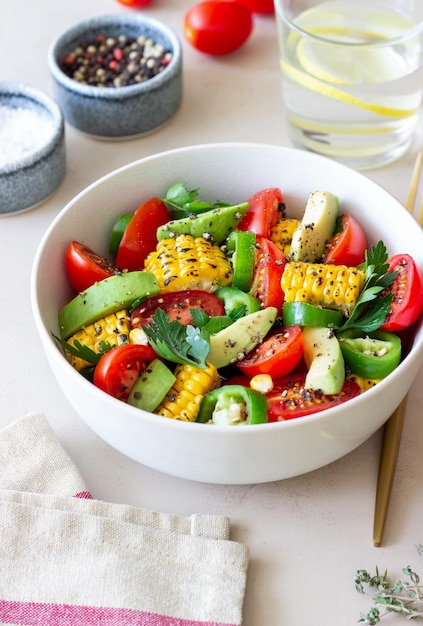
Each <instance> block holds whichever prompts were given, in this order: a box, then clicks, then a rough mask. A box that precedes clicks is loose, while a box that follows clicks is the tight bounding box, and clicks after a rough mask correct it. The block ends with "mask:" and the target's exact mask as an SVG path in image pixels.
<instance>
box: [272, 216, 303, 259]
mask: <svg viewBox="0 0 423 626" xmlns="http://www.w3.org/2000/svg"><path fill="white" fill-rule="evenodd" d="M299 225H300V220H297V219H295V218H285V219H282V220H279V222H277V223H276V224H275V226H273V228H272V230H271V231H270V238H271V240H272V241H273V242H274V243H275V244H276V245H277V246H278V248H280V249H281V250H282V252H283V253H284V254H286V256H288V255H289V253H290V251H291V243H292V235H293V234H294V231H295V230H297V228H298V226H299Z"/></svg>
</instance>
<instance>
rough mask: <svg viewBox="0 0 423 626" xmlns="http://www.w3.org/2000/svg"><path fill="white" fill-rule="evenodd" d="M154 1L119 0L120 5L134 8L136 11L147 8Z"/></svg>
mask: <svg viewBox="0 0 423 626" xmlns="http://www.w3.org/2000/svg"><path fill="white" fill-rule="evenodd" d="M152 1H153V0H118V2H120V4H124V5H125V6H126V7H133V8H134V9H139V8H140V7H146V6H147V4H150V3H151V2H152Z"/></svg>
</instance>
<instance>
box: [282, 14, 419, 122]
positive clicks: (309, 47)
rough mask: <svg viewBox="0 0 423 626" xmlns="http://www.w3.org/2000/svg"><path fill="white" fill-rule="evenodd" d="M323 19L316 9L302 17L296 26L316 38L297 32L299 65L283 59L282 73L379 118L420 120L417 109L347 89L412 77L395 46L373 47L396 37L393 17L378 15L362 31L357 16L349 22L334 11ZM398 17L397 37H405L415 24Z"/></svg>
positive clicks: (296, 43) (296, 48)
mask: <svg viewBox="0 0 423 626" xmlns="http://www.w3.org/2000/svg"><path fill="white" fill-rule="evenodd" d="M311 13H313V15H311ZM306 14H307V16H306ZM322 15H323V14H320V13H316V11H314V10H312V11H306V12H305V13H304V14H303V15H302V16H300V18H298V20H297V24H298V25H299V26H300V27H301V28H302V29H303V30H307V31H308V32H309V33H310V34H311V35H312V36H311V37H310V38H305V37H301V36H300V35H299V34H298V33H295V34H294V33H292V36H293V38H294V41H291V44H290V45H291V47H292V48H295V53H296V57H297V62H298V63H297V64H296V65H293V64H290V63H287V62H286V61H284V60H281V67H282V70H283V71H284V72H285V73H286V74H287V75H289V76H290V77H291V79H292V80H294V81H295V82H297V83H299V84H300V85H302V86H303V87H305V88H306V89H310V90H312V91H315V92H317V93H320V94H321V95H323V96H326V97H328V98H331V99H333V100H338V101H340V102H344V103H346V104H348V105H351V106H354V107H358V108H360V109H365V110H367V111H370V112H372V113H375V114H377V115H383V116H388V117H393V118H405V117H410V116H412V115H415V113H416V112H417V108H410V109H405V108H399V107H398V108H397V107H395V106H388V105H386V104H384V103H381V104H380V103H376V102H375V101H374V100H370V99H369V100H365V99H362V98H361V97H357V96H356V95H354V94H353V93H351V92H349V91H346V90H345V86H347V85H348V86H353V85H365V84H374V83H383V82H389V81H394V80H397V79H399V78H401V77H403V76H404V75H405V74H406V73H407V69H406V67H405V62H404V60H403V59H402V58H401V56H400V55H399V54H398V52H396V51H395V50H394V47H393V46H392V47H389V46H377V45H368V44H369V43H371V42H373V44H374V43H375V42H377V41H379V42H383V41H384V40H385V39H388V38H390V37H392V36H393V32H392V31H393V22H392V20H393V16H392V15H390V14H377V16H376V17H377V18H378V19H377V20H376V17H375V15H372V20H370V21H369V20H368V21H367V24H366V30H360V29H359V27H358V25H357V16H355V18H353V17H352V16H349V18H351V19H346V18H345V16H342V14H340V13H339V11H333V10H332V11H330V12H328V10H326V11H325V12H324V20H323V17H322ZM305 16H306V17H307V19H305ZM396 17H397V21H396V26H397V30H396V34H397V35H398V36H400V35H401V34H402V33H404V32H406V31H407V30H410V29H411V28H412V26H413V24H412V23H411V22H410V21H409V20H401V18H398V16H396ZM354 19H355V20H356V23H355V24H354V23H353V22H354ZM398 19H399V21H398ZM372 25H373V26H372ZM376 25H377V26H378V29H377V30H376ZM385 25H386V32H385V28H384V26H385ZM313 35H315V36H313ZM328 40H329V43H327V42H328ZM337 44H340V45H337ZM341 44H344V45H341ZM345 44H350V45H345Z"/></svg>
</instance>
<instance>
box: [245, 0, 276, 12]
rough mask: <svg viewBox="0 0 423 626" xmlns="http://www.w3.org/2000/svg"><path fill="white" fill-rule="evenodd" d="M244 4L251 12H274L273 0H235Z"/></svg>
mask: <svg viewBox="0 0 423 626" xmlns="http://www.w3.org/2000/svg"><path fill="white" fill-rule="evenodd" d="M237 1H238V2H240V3H241V4H243V5H245V6H246V7H247V9H249V10H250V11H251V13H260V14H262V15H265V14H268V13H274V12H275V6H274V4H273V0H237Z"/></svg>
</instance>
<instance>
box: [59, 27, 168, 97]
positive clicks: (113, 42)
mask: <svg viewBox="0 0 423 626" xmlns="http://www.w3.org/2000/svg"><path fill="white" fill-rule="evenodd" d="M172 58H173V55H172V52H171V51H169V50H166V49H165V48H164V46H163V45H162V44H160V43H157V42H155V41H153V40H152V39H150V38H148V37H145V36H140V37H138V38H137V39H135V38H133V37H126V36H125V35H119V36H118V37H106V36H105V35H103V34H99V35H97V36H96V37H95V38H94V39H93V40H91V41H83V42H81V43H80V44H79V45H78V46H77V47H76V48H75V49H74V50H72V51H71V52H70V53H69V54H68V55H67V56H66V57H65V58H64V59H63V60H62V62H61V63H60V67H61V69H62V70H63V72H64V73H65V74H66V75H67V76H69V77H70V78H72V79H73V80H76V81H77V82H79V83H81V84H84V85H90V86H93V87H125V86H127V85H135V84H137V83H142V82H144V81H146V80H149V79H150V78H153V77H154V76H157V74H159V73H160V72H162V71H163V70H164V69H165V68H166V67H167V66H168V65H169V63H171V61H172Z"/></svg>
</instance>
